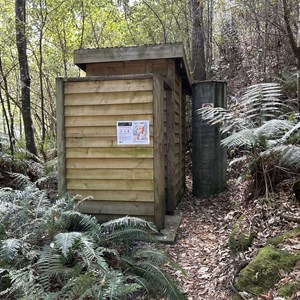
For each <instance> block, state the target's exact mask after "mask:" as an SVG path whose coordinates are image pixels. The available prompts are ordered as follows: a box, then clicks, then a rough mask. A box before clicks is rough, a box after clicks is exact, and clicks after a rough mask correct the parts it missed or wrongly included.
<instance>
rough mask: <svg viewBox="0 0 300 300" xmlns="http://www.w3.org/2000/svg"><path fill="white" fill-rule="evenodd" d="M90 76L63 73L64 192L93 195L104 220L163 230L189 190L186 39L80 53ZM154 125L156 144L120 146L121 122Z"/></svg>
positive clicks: (93, 210)
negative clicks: (145, 223)
mask: <svg viewBox="0 0 300 300" xmlns="http://www.w3.org/2000/svg"><path fill="white" fill-rule="evenodd" d="M74 62H75V64H76V65H78V66H79V67H80V68H81V69H82V70H84V71H85V72H86V75H87V77H80V78H58V79H57V83H56V93H57V129H58V132H57V136H58V160H59V163H58V166H59V181H58V182H59V194H60V195H63V194H64V193H66V192H67V193H70V194H80V195H82V196H90V195H91V196H93V200H87V201H85V202H84V204H83V205H82V206H81V210H82V212H84V213H89V214H93V215H96V216H97V217H98V218H99V219H102V220H107V219H110V218H115V217H120V216H124V215H131V216H138V217H142V218H145V219H147V220H151V221H154V223H155V225H156V226H157V227H158V229H163V228H164V222H165V221H164V217H165V214H166V213H173V212H174V210H175V208H176V206H177V204H178V202H179V201H180V198H181V196H182V193H183V191H184V187H185V174H184V160H185V96H186V94H190V93H191V85H190V78H189V72H188V68H187V63H186V58H185V54H184V49H183V46H182V45H181V44H167V45H149V46H140V47H120V48H106V49H85V50H77V51H75V52H74ZM129 121H132V122H135V121H143V122H145V123H146V124H149V131H150V134H149V138H150V139H149V141H148V143H144V144H143V143H142V144H130V143H129V144H120V143H119V140H118V132H117V131H118V129H117V125H118V124H119V123H118V122H129Z"/></svg>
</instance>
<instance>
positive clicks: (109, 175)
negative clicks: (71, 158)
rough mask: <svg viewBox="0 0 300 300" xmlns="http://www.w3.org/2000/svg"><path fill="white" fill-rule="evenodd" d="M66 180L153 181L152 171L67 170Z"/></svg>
mask: <svg viewBox="0 0 300 300" xmlns="http://www.w3.org/2000/svg"><path fill="white" fill-rule="evenodd" d="M66 177H67V179H120V180H121V179H148V180H152V179H153V169H68V171H67V174H66Z"/></svg>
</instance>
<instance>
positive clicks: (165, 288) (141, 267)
mask: <svg viewBox="0 0 300 300" xmlns="http://www.w3.org/2000/svg"><path fill="white" fill-rule="evenodd" d="M122 261H123V263H124V264H125V265H127V266H128V268H129V270H131V271H132V272H133V273H134V274H135V275H138V276H139V277H140V278H141V279H142V280H143V282H144V285H145V286H146V287H147V289H148V290H149V291H150V292H152V293H154V295H156V296H158V295H160V296H164V297H167V298H168V299H174V300H186V299H187V297H186V295H185V294H184V293H183V292H182V291H181V290H180V289H179V288H178V286H177V284H176V283H175V282H174V281H173V280H172V278H171V276H170V275H168V274H167V273H165V272H164V271H163V270H162V269H161V268H160V267H157V266H156V265H154V264H152V263H150V262H147V261H146V262H141V263H137V264H135V263H134V262H132V261H131V260H129V259H127V258H123V259H122Z"/></svg>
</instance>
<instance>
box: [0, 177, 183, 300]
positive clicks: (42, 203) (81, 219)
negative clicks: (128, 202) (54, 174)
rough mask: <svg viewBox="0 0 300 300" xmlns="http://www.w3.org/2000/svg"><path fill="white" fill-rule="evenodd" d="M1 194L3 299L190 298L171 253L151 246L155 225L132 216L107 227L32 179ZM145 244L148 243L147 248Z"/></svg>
mask: <svg viewBox="0 0 300 300" xmlns="http://www.w3.org/2000/svg"><path fill="white" fill-rule="evenodd" d="M14 174H15V176H14V178H17V180H18V185H19V188H20V189H19V190H14V189H12V188H2V189H0V220H1V221H0V282H1V284H2V287H1V289H0V298H6V297H13V298H15V299H62V298H63V299H126V297H127V295H129V294H131V293H133V292H137V291H138V292H139V293H148V294H151V295H153V297H169V299H186V297H185V295H184V294H183V293H182V292H181V290H180V289H179V288H178V287H177V284H176V283H175V282H174V280H173V279H172V278H171V276H170V275H169V270H170V268H172V267H173V268H174V267H175V265H173V264H172V262H171V261H170V259H169V258H168V257H167V256H166V254H165V253H163V252H160V251H158V250H156V249H155V248H156V247H153V246H151V248H150V249H149V245H148V244H144V243H145V242H147V243H149V242H151V243H153V242H155V241H156V240H155V239H154V237H153V234H156V233H157V230H156V228H155V226H154V225H153V224H151V223H149V222H146V221H144V220H142V219H139V218H133V217H132V218H131V217H124V218H120V219H116V220H112V221H109V222H106V223H103V224H100V223H98V221H97V220H96V218H94V217H91V216H88V215H83V214H81V213H80V212H79V211H78V208H79V207H80V205H81V203H82V201H84V200H81V199H78V198H70V197H66V198H61V199H58V200H56V201H55V202H52V203H51V201H50V200H49V199H48V197H47V193H46V192H45V191H43V190H39V189H38V188H37V187H36V185H35V184H34V183H32V182H31V181H30V180H29V178H28V177H26V176H23V175H21V174H16V173H14ZM142 241H143V243H142Z"/></svg>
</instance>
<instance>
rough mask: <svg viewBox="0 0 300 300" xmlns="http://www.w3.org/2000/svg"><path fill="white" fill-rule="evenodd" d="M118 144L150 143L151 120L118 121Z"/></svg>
mask: <svg viewBox="0 0 300 300" xmlns="http://www.w3.org/2000/svg"><path fill="white" fill-rule="evenodd" d="M117 138H118V145H139V144H150V134H149V121H117Z"/></svg>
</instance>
